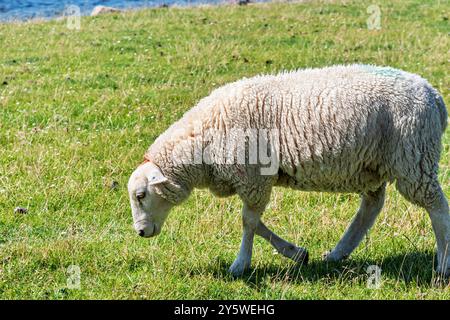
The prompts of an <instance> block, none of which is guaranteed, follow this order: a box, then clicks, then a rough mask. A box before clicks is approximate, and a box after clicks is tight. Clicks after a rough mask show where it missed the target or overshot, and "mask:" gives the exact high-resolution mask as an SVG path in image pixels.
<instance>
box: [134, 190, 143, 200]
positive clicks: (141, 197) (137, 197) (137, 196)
mask: <svg viewBox="0 0 450 320" xmlns="http://www.w3.org/2000/svg"><path fill="white" fill-rule="evenodd" d="M144 197H145V192H143V191H140V192H138V193H136V199H138V201H141V200H142V199H144Z"/></svg>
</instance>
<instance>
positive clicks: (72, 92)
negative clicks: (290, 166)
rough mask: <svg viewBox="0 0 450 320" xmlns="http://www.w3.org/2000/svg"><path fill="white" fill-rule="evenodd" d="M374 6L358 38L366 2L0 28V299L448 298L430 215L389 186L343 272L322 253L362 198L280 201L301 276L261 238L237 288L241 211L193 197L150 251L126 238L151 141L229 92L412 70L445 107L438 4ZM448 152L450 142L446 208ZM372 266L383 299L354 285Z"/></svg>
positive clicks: (276, 214) (298, 196)
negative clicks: (366, 66)
mask: <svg viewBox="0 0 450 320" xmlns="http://www.w3.org/2000/svg"><path fill="white" fill-rule="evenodd" d="M377 3H378V5H379V6H380V9H381V29H380V30H368V28H367V25H366V20H367V19H368V17H369V15H370V14H369V13H367V7H368V6H369V5H370V4H371V2H365V3H362V2H360V1H354V2H352V1H345V3H338V2H335V3H328V2H316V1H313V2H311V3H303V4H259V5H249V6H220V7H202V8H184V9H177V8H170V9H164V8H161V9H148V10H141V11H133V12H128V13H124V14H116V15H105V16H100V17H95V18H92V17H84V18H82V20H81V29H80V30H71V29H68V28H67V23H66V21H48V22H36V21H35V22H28V23H14V24H0V145H1V148H0V298H2V299H11V298H13V299H17V298H19V299H89V298H99V299H108V298H119V299H126V298H133V299H167V298H171V299H178V298H185V299H208V298H211V299H227V298H228V299H262V298H269V299H317V298H319V299H369V298H379V299H385V298H394V299H450V287H449V286H448V284H447V286H446V285H442V284H441V285H435V284H434V278H435V275H434V273H433V271H432V270H433V260H434V259H435V239H434V234H433V232H432V230H431V223H430V221H429V218H428V216H427V214H426V212H425V211H423V210H422V209H420V208H418V207H416V206H413V205H411V204H409V203H408V202H406V201H405V200H404V199H403V198H402V197H401V196H400V195H399V194H398V192H397V191H396V190H395V188H394V187H393V186H389V188H388V195H387V200H386V205H385V207H384V209H383V212H382V213H381V215H380V216H379V218H378V220H377V222H376V224H375V226H374V228H373V229H372V231H371V232H370V234H369V236H368V237H367V239H366V240H364V241H363V243H362V244H361V245H360V247H359V248H358V249H357V250H356V251H355V252H354V254H353V255H352V257H351V259H349V260H348V261H346V262H342V263H336V264H328V265H327V264H326V263H324V262H322V261H321V255H322V253H323V252H325V251H327V250H329V249H331V248H332V247H333V246H334V245H335V243H336V242H337V241H338V239H339V238H340V236H341V235H342V233H343V231H344V230H345V227H346V226H347V224H348V223H349V221H350V219H351V217H352V216H353V214H354V213H355V212H356V210H357V208H358V204H359V197H358V196H357V195H354V194H329V193H306V192H296V191H290V190H286V189H276V190H275V192H274V193H273V196H272V202H271V204H270V207H269V208H268V210H267V211H266V213H265V216H264V220H265V222H266V223H267V224H268V225H269V226H270V227H271V228H272V229H273V230H274V231H275V232H276V233H278V234H280V236H282V237H284V238H286V239H288V240H290V241H292V242H294V243H296V244H298V245H302V246H305V247H307V248H308V249H309V251H310V257H311V259H310V264H309V265H308V266H306V267H302V268H300V269H299V268H296V266H295V265H294V263H293V262H291V261H290V260H288V259H285V258H282V257H280V256H279V255H276V254H274V253H273V250H272V248H271V247H270V245H269V244H267V243H266V242H264V241H263V240H262V239H261V238H257V240H256V242H255V245H254V258H253V264H252V272H251V273H249V274H248V275H247V276H246V277H244V278H243V279H239V280H233V279H232V278H231V277H230V276H229V275H228V274H227V269H228V267H229V265H230V264H231V263H232V262H233V260H234V258H235V255H236V254H237V251H238V248H239V244H240V239H241V222H240V210H241V203H240V201H239V199H238V198H237V197H232V198H228V199H218V198H214V197H213V196H212V195H211V194H210V193H209V192H208V191H206V190H197V191H195V192H194V193H193V195H192V196H191V198H190V199H189V200H188V201H187V202H186V203H184V204H183V205H182V206H180V207H177V208H176V209H174V210H173V212H172V213H171V215H170V216H169V218H168V220H167V222H166V225H165V227H164V229H163V232H162V234H161V235H159V236H158V237H156V238H154V239H153V238H152V239H142V238H140V237H138V236H137V235H136V233H135V231H134V230H133V229H132V218H131V213H130V209H129V203H128V196H127V192H126V183H127V180H128V177H129V175H130V173H131V172H132V170H133V169H134V168H135V167H136V165H137V164H139V163H140V162H141V160H142V157H143V154H144V152H145V151H146V149H147V148H148V146H149V145H150V144H151V143H152V142H153V140H154V139H155V138H156V137H157V136H158V135H159V134H160V133H162V132H163V131H164V130H165V129H166V128H167V127H168V126H169V125H170V124H171V123H172V122H173V121H175V120H176V119H178V118H179V117H181V116H182V114H183V113H184V112H185V111H186V110H188V109H189V108H190V107H192V106H193V105H195V103H196V101H198V100H199V99H200V98H202V97H203V96H205V95H207V94H208V93H209V92H210V91H211V90H213V89H214V88H217V87H219V86H220V85H222V84H225V83H227V82H230V81H233V80H237V79H240V78H241V77H244V76H247V77H248V76H252V75H256V74H260V73H268V72H277V71H279V70H284V69H295V68H301V67H318V66H325V65H331V64H336V63H353V62H361V63H371V64H378V65H390V66H394V67H398V68H402V69H405V70H407V71H410V72H414V73H419V74H420V75H422V76H423V77H425V78H427V79H428V80H429V81H430V83H431V84H433V86H435V87H436V88H437V89H438V90H439V91H440V92H441V93H442V94H443V96H444V100H445V101H446V103H447V104H450V90H449V87H450V79H449V73H448V70H449V65H450V55H449V48H450V37H449V32H450V28H449V21H448V18H449V16H448V13H449V9H450V8H449V5H448V2H447V3H446V2H445V1H429V2H423V1H419V0H417V1H394V2H391V1H384V0H383V1H377ZM449 150H450V130H447V131H446V134H445V138H444V150H443V154H442V159H441V171H440V180H441V182H442V184H443V187H444V190H445V193H446V195H447V197H450V182H449V181H450V152H449ZM18 206H21V207H25V208H27V209H28V213H26V214H20V213H15V212H14V209H15V208H16V207H18ZM370 265H377V266H379V267H380V268H381V269H382V273H381V276H382V282H381V287H380V288H379V289H372V288H368V287H367V281H368V277H369V275H368V274H367V272H366V269H367V267H368V266H370ZM70 266H76V267H75V269H73V267H70ZM77 267H78V268H79V270H80V282H79V283H80V286H79V288H76V285H75V288H74V286H73V285H71V284H72V283H73V282H74V281H75V282H76V278H77V275H76V268H77ZM75 284H76V283H75Z"/></svg>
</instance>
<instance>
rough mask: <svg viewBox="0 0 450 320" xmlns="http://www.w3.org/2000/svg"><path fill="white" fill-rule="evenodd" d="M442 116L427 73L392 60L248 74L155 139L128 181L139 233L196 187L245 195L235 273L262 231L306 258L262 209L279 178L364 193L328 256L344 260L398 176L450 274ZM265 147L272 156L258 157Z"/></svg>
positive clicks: (285, 250) (287, 251)
mask: <svg viewBox="0 0 450 320" xmlns="http://www.w3.org/2000/svg"><path fill="white" fill-rule="evenodd" d="M446 125H447V110H446V107H445V104H444V101H443V99H442V97H441V96H440V95H439V93H438V92H437V91H436V90H435V89H434V88H433V87H432V86H431V85H430V84H429V83H428V82H427V81H426V80H424V79H422V78H421V77H419V76H417V75H414V74H411V73H407V72H404V71H401V70H397V69H393V68H389V67H377V66H369V65H349V66H332V67H327V68H322V69H305V70H298V71H293V72H285V73H281V74H278V75H263V76H257V77H253V78H249V79H242V80H240V81H237V82H234V83H231V84H228V85H225V86H223V87H221V88H219V89H216V90H214V91H213V92H212V93H211V94H210V95H209V96H208V97H206V98H204V99H202V100H201V101H200V102H199V103H198V104H197V106H195V107H194V108H192V109H191V110H190V111H188V112H187V113H186V114H185V115H184V116H183V117H182V118H181V119H180V120H179V121H177V122H176V123H174V124H173V125H172V126H171V127H170V128H169V129H168V130H167V131H166V132H165V133H163V134H162V135H161V136H160V137H159V138H158V139H156V141H155V142H154V143H153V144H152V145H151V146H150V148H149V150H148V151H147V152H146V154H145V156H144V159H145V160H144V163H143V164H141V165H140V166H139V167H138V168H137V169H136V170H135V171H134V172H133V174H132V175H131V177H130V180H129V183H128V190H129V196H130V202H131V208H132V214H133V220H134V227H135V229H136V231H137V232H138V233H139V235H141V236H144V237H151V236H155V235H157V234H159V233H160V231H161V227H162V225H163V223H164V221H165V219H166V217H167V214H168V212H169V210H170V209H171V208H172V207H173V206H175V205H178V204H180V203H181V202H182V201H183V200H185V199H186V198H187V197H188V196H189V194H190V193H191V191H192V190H193V188H195V187H198V188H209V189H210V190H211V191H212V192H213V193H214V194H215V195H217V196H229V195H233V194H238V195H239V196H240V198H241V199H242V201H243V211H242V219H243V237H242V243H241V247H240V251H239V254H238V256H237V258H236V260H235V261H234V262H233V264H232V265H231V267H230V272H231V273H232V274H233V275H234V276H239V275H242V273H243V272H245V271H246V270H247V269H248V268H249V267H250V262H251V256H252V244H253V238H254V235H255V234H257V235H259V236H262V237H263V238H264V239H266V240H267V241H269V242H270V243H271V244H272V245H273V246H274V247H275V248H276V250H278V252H280V253H281V254H282V255H284V256H286V257H289V258H291V259H293V260H294V261H296V262H302V263H306V262H307V260H308V253H307V251H306V249H304V248H301V247H297V246H295V245H293V244H291V243H289V242H287V241H285V240H283V239H282V238H280V237H279V236H277V235H276V234H274V233H273V232H272V231H270V230H269V229H268V228H267V227H266V226H265V225H264V224H263V222H262V221H261V220H260V217H261V215H262V213H263V211H264V209H265V207H266V206H267V204H268V202H269V198H270V194H271V190H272V187H273V186H286V187H290V188H294V189H298V190H314V191H330V192H357V193H359V194H360V195H361V205H360V208H359V210H358V212H357V213H356V216H355V217H354V219H353V221H352V222H351V223H350V225H349V226H348V228H347V230H346V232H345V233H344V235H343V237H342V239H341V240H340V241H339V242H338V244H337V245H336V247H335V248H334V249H333V250H331V252H329V253H327V254H326V255H325V257H324V258H325V260H327V261H338V260H341V259H344V258H346V257H348V256H349V255H350V254H351V252H352V251H353V250H354V249H355V248H356V247H357V246H358V244H359V243H360V241H361V240H362V238H363V237H364V235H365V234H366V233H367V232H368V230H369V228H370V227H371V226H372V225H373V223H374V221H375V218H376V217H377V215H378V214H379V213H380V211H381V209H382V207H383V203H384V198H385V188H386V184H387V183H388V182H394V181H396V187H397V189H398V191H399V192H400V193H401V194H402V195H403V196H404V197H405V198H406V199H407V200H409V201H410V202H412V203H415V204H417V205H419V206H421V207H423V208H425V209H426V210H427V211H428V213H429V216H430V218H431V222H432V227H433V230H434V233H435V236H436V239H437V250H438V266H437V268H438V269H437V270H438V271H439V272H440V273H443V274H446V275H448V274H449V273H450V259H449V256H450V255H449V254H448V251H449V244H450V216H449V206H448V202H447V199H446V197H445V195H444V193H443V191H442V189H441V186H440V185H439V182H438V162H439V157H440V153H441V139H442V135H443V133H444V130H445V128H446ZM261 136H263V138H261ZM255 144H256V145H258V150H257V157H256V158H255V150H256V149H255V148H253V147H251V145H255ZM239 145H244V150H242V148H240V149H239ZM264 145H266V146H267V148H266V149H264V150H263V152H259V151H260V150H261V148H260V147H261V146H264ZM236 146H238V147H236ZM242 152H243V153H242ZM258 152H259V153H258ZM223 155H227V157H223ZM263 156H266V158H267V157H269V158H270V159H269V160H270V161H269V162H267V161H264V163H263V161H262V159H263V158H264V157H263ZM255 159H256V160H255ZM230 160H231V161H230ZM238 160H239V161H238ZM270 168H271V170H269V169H270ZM274 168H275V169H274ZM265 169H267V170H266V172H263V171H264V170H265ZM273 169H274V170H273Z"/></svg>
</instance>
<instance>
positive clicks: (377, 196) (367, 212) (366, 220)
mask: <svg viewBox="0 0 450 320" xmlns="http://www.w3.org/2000/svg"><path fill="white" fill-rule="evenodd" d="M385 191H386V184H383V186H381V187H380V188H379V189H378V190H377V191H375V192H368V193H366V194H363V195H362V197H361V206H360V208H359V210H358V213H357V214H356V216H355V217H354V218H353V221H352V222H351V224H350V225H349V226H348V228H347V230H346V231H345V233H344V235H343V236H342V238H341V240H339V242H338V244H337V245H336V247H335V248H334V249H333V250H332V251H331V252H327V253H325V255H324V259H325V261H330V262H331V261H340V260H342V259H345V258H347V257H348V256H349V255H350V254H351V253H352V252H353V250H354V249H355V248H356V247H357V246H358V244H359V243H360V242H361V240H362V239H363V238H364V236H365V235H366V234H367V232H368V231H369V229H370V227H371V226H372V225H373V224H374V222H375V219H376V217H377V216H378V214H379V213H380V212H381V209H382V208H383V204H384V196H385Z"/></svg>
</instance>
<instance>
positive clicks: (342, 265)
mask: <svg viewBox="0 0 450 320" xmlns="http://www.w3.org/2000/svg"><path fill="white" fill-rule="evenodd" d="M434 260H435V253H434V252H429V251H424V252H409V253H403V254H398V255H391V256H387V257H385V258H383V260H372V259H367V260H364V259H358V258H355V259H351V258H350V259H348V260H345V261H342V262H333V263H329V262H325V261H321V260H319V259H317V260H313V261H310V262H309V264H308V265H306V266H305V265H301V266H299V265H296V264H294V263H293V262H291V261H290V260H287V259H286V258H283V257H279V263H277V261H275V260H274V261H273V263H271V264H266V265H256V266H253V267H252V269H251V270H250V271H249V272H247V273H246V274H244V276H243V277H242V278H241V279H242V280H243V281H244V282H245V283H247V284H248V285H250V286H252V287H255V288H260V286H261V285H262V286H264V285H265V284H267V281H266V280H267V278H268V277H269V278H271V279H272V280H278V281H287V282H291V283H301V282H305V281H308V282H325V283H326V282H329V283H333V282H342V281H352V282H354V281H356V282H361V284H362V283H366V282H367V279H368V276H369V273H368V272H367V268H368V267H369V266H372V265H375V266H378V267H379V268H381V273H382V278H383V279H389V280H394V281H397V282H399V283H402V284H404V285H410V284H413V285H417V286H427V287H429V286H430V285H431V284H432V283H433V279H434V276H435V275H434V272H433V269H434V266H433V263H434ZM231 263H232V261H226V260H225V259H223V258H218V259H216V260H215V261H213V262H211V263H210V264H209V265H207V266H205V267H204V268H203V269H200V270H197V272H200V273H209V274H212V275H213V276H214V277H216V278H221V279H223V280H227V281H233V278H232V277H231V276H230V274H229V273H228V268H229V266H230V265H231ZM195 273H196V272H195Z"/></svg>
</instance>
